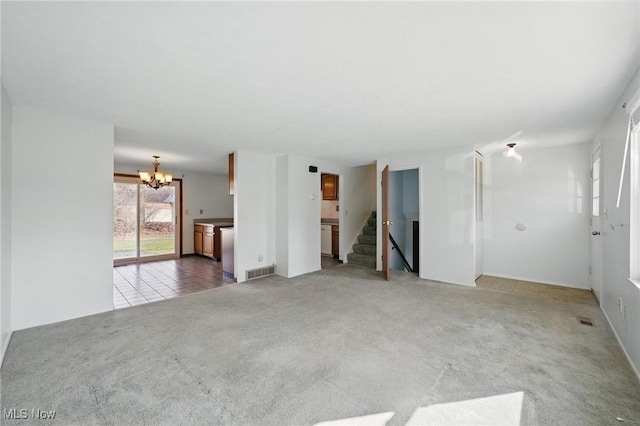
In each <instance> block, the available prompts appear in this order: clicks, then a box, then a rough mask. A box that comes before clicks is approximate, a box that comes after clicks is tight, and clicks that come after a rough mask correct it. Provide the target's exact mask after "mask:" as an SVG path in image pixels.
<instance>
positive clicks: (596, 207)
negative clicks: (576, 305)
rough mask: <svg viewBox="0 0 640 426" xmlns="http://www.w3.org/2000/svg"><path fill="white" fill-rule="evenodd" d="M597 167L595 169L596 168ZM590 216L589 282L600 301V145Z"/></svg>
mask: <svg viewBox="0 0 640 426" xmlns="http://www.w3.org/2000/svg"><path fill="white" fill-rule="evenodd" d="M594 169H595V170H594ZM590 170H591V174H590V184H589V186H590V189H591V191H590V193H589V195H590V197H589V218H590V223H591V229H590V232H591V236H590V237H589V238H590V243H589V284H590V287H591V291H592V292H593V294H594V295H595V297H596V299H597V300H598V303H600V301H601V300H602V235H601V234H600V232H601V230H602V218H603V214H606V212H603V209H602V150H601V147H600V145H598V146H597V147H596V148H595V149H594V150H593V152H592V153H591V165H590Z"/></svg>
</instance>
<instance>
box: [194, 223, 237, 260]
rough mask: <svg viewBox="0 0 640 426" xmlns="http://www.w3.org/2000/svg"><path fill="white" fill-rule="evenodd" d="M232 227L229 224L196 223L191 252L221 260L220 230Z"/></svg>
mask: <svg viewBox="0 0 640 426" xmlns="http://www.w3.org/2000/svg"><path fill="white" fill-rule="evenodd" d="M230 226H233V224H231V223H197V224H194V226H193V251H194V253H196V254H200V255H202V256H206V257H211V258H213V259H216V260H218V261H219V260H220V259H222V244H221V232H220V229H222V228H227V227H230Z"/></svg>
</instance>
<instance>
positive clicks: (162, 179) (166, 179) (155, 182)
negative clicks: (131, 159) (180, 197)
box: [138, 155, 173, 189]
mask: <svg viewBox="0 0 640 426" xmlns="http://www.w3.org/2000/svg"><path fill="white" fill-rule="evenodd" d="M153 158H154V160H153V170H154V171H153V172H151V173H149V172H141V171H140V170H138V174H139V175H140V180H141V181H142V183H146V184H147V186H148V187H149V188H153V189H158V188H162V187H163V186H165V185H170V184H171V181H172V180H173V175H170V174H169V173H162V172H159V171H158V166H159V165H160V163H159V162H158V158H160V157H159V156H157V155H154V156H153Z"/></svg>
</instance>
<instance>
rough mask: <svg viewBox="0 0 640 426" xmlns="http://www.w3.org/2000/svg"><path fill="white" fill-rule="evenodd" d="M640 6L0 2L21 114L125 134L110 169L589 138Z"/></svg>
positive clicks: (340, 157) (628, 65) (605, 107)
mask: <svg viewBox="0 0 640 426" xmlns="http://www.w3.org/2000/svg"><path fill="white" fill-rule="evenodd" d="M639 44H640V2H638V1H635V2H633V1H632V2H611V1H606V2H586V3H581V2H562V3H541V2H533V3H514V2H508V3H497V2H461V3H445V2H436V3H363V2H357V3H310V2H305V3H290V2H286V3H271V2H260V3H245V2H242V3H228V2H216V3H211V2H175V3H165V2H88V3H87V2H69V3H58V2H44V3H40V2H38V3H34V2H4V1H3V2H2V79H3V82H4V84H5V87H6V89H7V92H8V94H9V96H10V98H11V100H12V102H13V103H14V104H17V105H28V106H34V107H39V108H44V109H49V110H54V111H57V112H62V113H69V114H73V115H77V116H82V117H87V118H92V119H96V120H100V121H105V122H109V123H113V124H115V127H116V143H115V156H116V161H122V162H133V163H146V162H148V161H151V155H152V154H159V155H161V156H162V158H161V162H162V164H163V167H166V168H172V167H175V168H182V169H191V170H208V171H217V172H225V171H226V157H225V156H226V154H227V153H228V152H231V151H233V150H236V149H248V150H260V151H269V152H276V153H294V154H300V155H305V156H311V157H317V158H321V159H329V160H336V161H346V162H348V163H349V164H353V165H356V164H365V163H369V162H371V161H373V160H375V159H376V158H377V157H380V156H384V155H389V154H391V153H400V152H410V151H415V150H424V149H428V148H432V147H443V146H449V145H462V144H470V143H474V144H478V145H479V146H484V145H487V144H490V143H492V142H494V141H502V140H503V139H505V138H507V137H508V136H510V135H512V134H514V133H516V132H518V131H522V134H521V136H520V138H519V139H520V147H521V148H522V147H524V148H526V147H534V146H547V145H556V144H567V143H577V142H584V141H588V140H590V139H591V138H593V136H594V134H595V132H596V130H597V129H598V128H599V126H600V125H601V124H602V122H603V121H604V119H605V118H606V115H607V114H608V113H609V111H610V110H611V108H613V107H614V103H615V101H616V99H617V98H618V96H620V94H621V92H622V90H623V89H624V87H625V86H626V84H627V83H628V81H629V79H630V78H631V76H632V75H633V73H634V72H635V70H636V69H637V68H638V67H639V66H640V46H639Z"/></svg>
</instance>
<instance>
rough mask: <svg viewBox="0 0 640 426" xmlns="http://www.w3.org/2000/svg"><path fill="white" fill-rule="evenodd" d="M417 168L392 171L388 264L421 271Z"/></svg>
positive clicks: (401, 269)
mask: <svg viewBox="0 0 640 426" xmlns="http://www.w3.org/2000/svg"><path fill="white" fill-rule="evenodd" d="M418 176H419V175H418V169H417V168H416V169H406V170H394V171H390V172H389V195H388V196H389V200H388V206H389V207H388V208H389V212H388V215H389V219H388V220H389V222H390V223H389V225H388V228H389V243H390V246H389V268H390V269H394V270H398V271H408V272H413V273H418V272H419V263H420V262H419V259H420V256H419V252H418V250H419V246H420V244H419V243H420V207H419V206H420V205H419V179H418Z"/></svg>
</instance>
